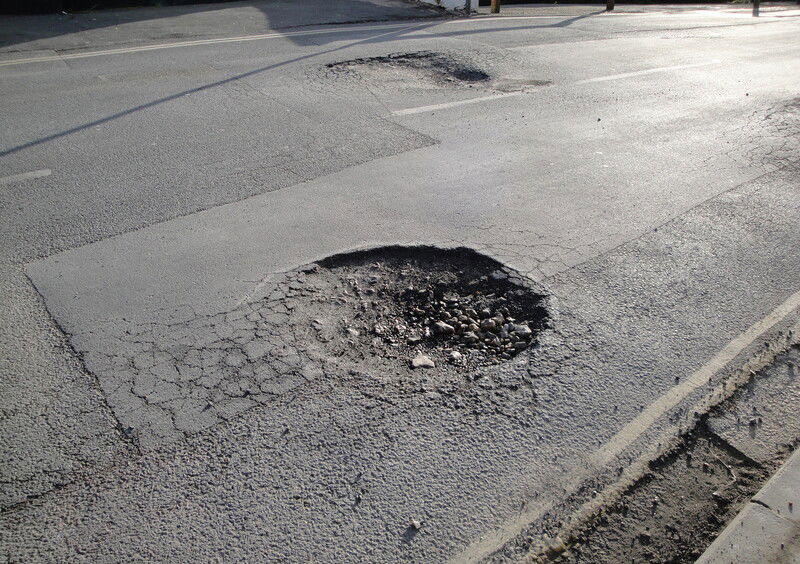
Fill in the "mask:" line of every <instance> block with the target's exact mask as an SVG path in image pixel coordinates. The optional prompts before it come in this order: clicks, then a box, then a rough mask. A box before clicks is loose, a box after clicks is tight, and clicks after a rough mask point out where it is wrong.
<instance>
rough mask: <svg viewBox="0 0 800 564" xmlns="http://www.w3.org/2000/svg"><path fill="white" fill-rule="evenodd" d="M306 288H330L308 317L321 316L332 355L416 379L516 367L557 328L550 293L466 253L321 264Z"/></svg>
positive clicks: (343, 258)
mask: <svg viewBox="0 0 800 564" xmlns="http://www.w3.org/2000/svg"><path fill="white" fill-rule="evenodd" d="M308 282H310V283H311V284H313V285H315V286H318V285H323V286H324V288H325V290H324V292H319V293H317V294H316V295H315V296H314V297H313V298H312V299H310V300H308V301H306V303H305V304H304V309H305V310H306V311H307V313H308V314H310V315H315V316H318V317H316V318H315V319H314V320H312V322H311V323H312V326H314V327H316V329H317V333H318V337H319V338H320V339H321V340H322V341H323V342H325V344H326V348H327V349H328V350H329V351H331V352H332V353H334V354H335V355H336V356H337V357H357V358H363V357H364V356H367V357H371V358H375V359H382V360H384V361H386V360H389V361H393V362H394V363H395V364H397V365H401V366H409V367H411V368H414V369H436V368H437V367H439V368H441V367H442V366H445V365H450V366H453V367H455V368H458V369H472V368H475V367H478V366H486V365H492V364H497V363H500V362H504V361H507V360H510V359H512V358H513V357H514V356H516V355H517V354H519V353H521V352H522V351H525V350H526V349H528V348H529V347H531V346H534V345H536V343H537V335H538V334H539V333H540V332H541V331H542V329H543V328H545V327H546V326H547V323H548V319H549V313H548V308H547V305H546V299H545V296H544V294H543V292H541V291H540V290H539V289H538V288H533V287H532V285H531V283H530V281H528V280H526V279H525V278H524V277H522V276H520V275H519V274H518V273H516V272H514V271H512V270H510V269H508V268H506V267H504V266H502V265H501V264H500V263H498V262H496V261H494V260H492V259H490V258H488V257H486V256H483V255H480V254H478V253H476V252H474V251H471V250H468V249H456V250H441V249H433V248H400V247H394V248H388V249H387V248H384V249H378V250H372V251H364V252H358V253H351V254H347V255H340V256H335V257H332V258H329V259H326V260H324V261H321V262H320V263H319V268H315V269H314V270H313V271H312V273H310V274H309V280H308ZM323 320H328V321H327V323H326V321H323Z"/></svg>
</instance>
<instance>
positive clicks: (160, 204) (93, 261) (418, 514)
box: [0, 0, 800, 561]
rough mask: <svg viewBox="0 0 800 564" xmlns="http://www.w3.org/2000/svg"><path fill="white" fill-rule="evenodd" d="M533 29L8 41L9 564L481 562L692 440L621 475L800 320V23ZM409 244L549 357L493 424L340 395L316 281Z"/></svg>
mask: <svg viewBox="0 0 800 564" xmlns="http://www.w3.org/2000/svg"><path fill="white" fill-rule="evenodd" d="M526 10H533V11H521V12H520V11H514V16H513V17H508V18H499V19H498V18H485V17H477V18H472V19H470V20H460V19H454V18H451V17H445V16H443V15H442V14H440V13H439V12H437V11H435V10H429V9H425V8H420V7H418V6H416V5H414V4H410V3H404V2H394V1H391V0H380V1H379V0H373V1H369V2H367V1H366V0H365V1H357V0H352V1H346V2H345V1H343V2H338V3H329V2H309V3H308V5H307V6H306V7H305V8H304V9H303V10H299V9H298V10H296V11H287V6H286V3H283V2H279V1H264V2H246V3H232V4H220V5H213V4H211V5H202V6H195V7H181V8H169V9H164V10H163V11H159V10H158V9H146V10H145V9H142V10H139V9H134V10H125V11H120V12H113V11H111V12H98V13H96V14H92V13H87V14H77V15H72V16H69V15H68V16H36V17H27V16H26V17H19V18H17V17H13V18H5V22H3V23H2V24H0V45H2V47H0V77H2V80H0V101H2V107H3V112H0V124H2V127H0V218H2V221H1V222H0V230H1V233H2V241H3V245H2V249H0V277H1V278H2V282H3V283H2V287H3V289H4V292H3V301H2V304H3V305H2V317H1V318H0V352H2V354H0V387H1V388H0V460H2V463H0V464H1V465H0V504H2V507H3V509H2V513H0V554H2V556H3V558H5V559H6V560H8V561H22V560H48V561H50V560H84V561H86V560H91V561H98V560H99V561H119V560H128V559H148V560H186V559H190V558H191V559H197V560H203V561H205V560H213V559H225V560H233V559H240V560H255V559H258V560H265V559H267V560H290V561H308V560H324V561H327V560H333V559H338V560H342V561H396V560H398V559H403V560H411V561H432V560H433V561H439V560H446V559H455V560H477V559H481V558H483V557H486V556H489V555H490V554H492V553H493V552H495V551H497V550H500V549H501V548H502V546H503V544H504V542H505V541H508V540H513V538H514V537H515V536H516V535H517V534H519V533H520V532H523V531H524V532H525V533H526V534H528V535H533V536H535V535H536V534H537V531H541V532H542V533H543V534H544V532H545V531H550V530H551V529H552V525H553V523H557V522H559V520H561V519H562V518H563V517H564V516H565V515H567V514H568V513H569V512H570V511H571V510H572V509H574V507H573V506H572V505H570V504H575V503H580V502H581V501H582V500H581V499H579V498H580V496H581V495H584V494H582V493H581V492H585V491H591V489H592V487H589V488H588V490H587V489H586V488H585V487H582V488H578V490H577V493H576V490H575V488H574V487H573V485H574V484H575V483H578V484H583V485H584V486H585V485H586V484H592V485H593V487H598V486H597V484H602V483H607V482H608V481H609V480H612V479H613V476H614V475H615V473H616V472H617V471H618V469H619V468H620V467H625V466H626V465H627V464H629V463H630V462H631V461H633V460H635V459H636V458H637V457H638V456H640V455H641V454H642V453H643V452H644V451H645V450H646V449H648V448H650V447H651V446H652V444H654V443H657V442H658V441H660V440H662V439H663V437H669V436H670V435H671V434H672V435H674V433H675V428H676V421H677V420H678V419H679V418H680V417H683V416H684V415H686V414H691V411H692V409H693V406H694V405H695V404H696V403H697V402H699V401H700V400H702V398H703V397H705V395H706V394H707V393H708V391H709V390H707V389H704V388H700V389H697V390H694V391H693V392H692V393H690V394H688V395H687V396H686V397H685V398H684V399H683V400H682V401H681V402H679V404H678V405H676V406H675V407H674V408H671V409H670V410H668V411H667V412H665V413H664V414H663V415H662V416H661V417H659V418H658V419H657V421H655V423H653V425H652V426H651V427H649V428H647V429H642V430H641V434H640V435H639V436H638V438H637V439H636V440H635V441H632V442H631V444H630V445H629V446H628V447H627V448H626V449H625V450H624V451H623V452H621V453H620V454H619V455H618V456H615V457H614V460H613V462H612V463H609V464H606V465H598V464H596V463H595V462H594V460H596V458H593V456H592V454H593V453H594V452H595V451H596V449H598V448H599V447H601V446H602V445H604V444H607V442H608V441H609V440H610V439H611V438H612V437H614V436H615V434H616V433H617V432H618V431H619V430H620V429H622V428H624V427H625V426H626V425H627V424H629V423H630V422H631V421H633V420H635V418H636V417H637V415H639V414H640V413H641V412H642V410H644V409H645V408H646V407H647V406H649V405H651V404H653V403H654V402H656V401H657V400H658V399H659V398H660V397H662V396H663V395H664V394H665V393H667V392H668V391H669V390H671V389H672V388H673V386H675V385H676V382H680V381H681V379H682V378H685V377H686V376H688V375H689V374H691V373H692V372H693V371H695V370H696V369H697V368H698V367H699V366H702V365H703V364H704V363H705V362H707V361H708V359H709V358H711V357H713V356H714V355H715V354H716V353H717V352H718V351H719V350H721V349H723V347H725V346H726V345H727V344H728V343H730V342H731V341H732V340H734V339H735V338H736V337H737V336H738V335H740V334H741V333H742V332H743V331H745V330H747V329H748V328H749V327H751V326H752V325H753V324H754V323H756V322H758V321H759V320H760V319H762V318H764V316H765V315H767V314H768V313H769V312H770V311H772V310H773V309H774V308H775V307H776V306H777V305H778V304H780V303H782V302H784V300H786V299H787V297H788V296H791V295H793V294H794V293H795V292H797V291H798V290H800V256H798V253H797V249H798V248H800V232H798V230H797V223H798V218H800V198H798V187H800V79H798V77H800V58H798V56H797V55H798V52H800V40H798V37H800V34H798V19H797V16H796V15H793V12H791V11H788V10H784V9H783V8H780V7H777V8H769V7H766V9H765V11H764V12H763V13H764V14H765V17H763V18H761V19H759V20H753V19H752V18H749V17H747V13H746V11H745V13H743V12H742V9H740V8H736V7H732V8H731V7H714V8H708V7H706V8H703V9H696V8H695V7H691V6H684V7H680V8H675V7H662V6H659V7H631V8H630V9H627V10H626V9H622V10H620V11H619V12H616V13H614V14H602V13H599V11H598V10H591V9H590V8H587V7H585V6H584V7H555V8H554V7H549V8H544V7H542V8H527V9H526ZM782 10H783V11H782ZM531 15H533V16H534V17H529V16H531ZM365 21H368V22H371V23H353V22H365ZM8 22H10V24H9V23H8ZM246 35H247V36H250V37H249V38H248V39H247V40H244V39H241V38H242V37H243V36H246ZM256 35H258V36H259V37H254V36H256ZM230 37H239V39H237V40H228V39H226V38H230ZM186 42H193V43H192V44H182V45H172V46H165V45H163V44H165V43H186ZM159 44H161V45H160V46H159ZM145 46H149V47H148V48H147V49H146V50H145V49H142V47H145ZM114 49H115V50H117V51H116V52H114V53H106V54H102V55H98V54H96V52H97V51H104V50H114ZM427 53H433V54H435V57H434V60H435V62H436V64H435V65H432V67H425V66H424V65H423V66H421V65H420V63H419V61H420V60H424V59H425V57H426V56H427V55H420V54H427ZM398 54H400V55H403V56H400V57H398ZM398 59H399V60H401V61H402V60H407V61H414V64H413V65H403V64H390V65H389V64H387V65H383V64H382V63H381V62H380V61H386V60H395V61H396V60H398ZM364 61H369V63H368V64H366V63H364ZM367 67H368V68H367ZM437 68H445V69H447V72H446V73H445V75H446V76H444V77H442V76H441V75H439V74H437V70H436V69H437ZM460 68H464V69H469V71H470V73H469V74H463V73H462V74H459V72H458V69H460ZM331 69H346V72H333V73H332V72H331ZM453 69H455V70H453ZM480 73H485V75H486V77H487V78H484V77H483V75H482V74H480ZM464 76H467V77H474V76H478V77H480V80H471V79H470V80H464V79H462V78H459V77H464ZM34 172H35V174H33V173H34ZM25 173H32V174H29V175H25ZM20 175H21V176H20ZM398 244H399V245H408V246H413V245H429V246H435V247H439V248H442V249H451V248H456V247H468V248H471V249H475V250H476V251H478V252H480V253H482V254H484V255H487V256H488V257H490V258H491V259H494V260H496V261H499V262H501V263H503V264H505V265H506V266H507V267H508V268H510V269H513V270H514V271H515V272H518V273H520V275H521V276H524V277H526V278H527V279H528V280H529V282H530V283H531V284H532V285H535V286H536V287H537V288H539V287H543V288H544V289H546V290H547V291H548V292H549V293H550V295H551V298H552V300H553V304H554V305H553V317H552V324H551V328H550V330H548V331H547V332H546V334H545V335H543V337H542V339H541V341H540V342H539V343H538V345H537V346H536V347H532V349H531V350H530V351H525V353H524V354H520V355H518V356H516V357H514V358H513V359H511V360H509V361H508V362H507V363H503V364H502V365H500V366H498V368H497V369H496V370H494V371H490V372H489V373H487V380H486V381H487V382H489V385H487V386H485V387H484V388H483V390H482V392H481V393H476V394H471V395H470V394H467V395H464V394H462V393H461V392H459V391H457V392H456V393H455V394H454V393H453V392H452V387H453V384H452V382H450V383H449V384H448V385H449V386H450V388H448V389H446V387H445V386H444V385H441V386H438V387H437V385H436V384H435V378H434V379H433V380H434V384H433V385H430V386H429V388H428V389H424V387H423V392H422V393H415V394H410V395H403V394H400V393H398V392H397V391H396V388H394V387H393V386H395V383H396V382H397V381H399V380H400V379H401V377H402V378H412V380H413V378H415V377H416V376H414V374H415V372H414V371H410V370H405V369H404V370H405V371H399V370H398V371H396V372H395V371H393V369H391V367H387V366H384V365H380V366H378V365H374V366H372V367H370V366H369V365H366V366H360V367H359V368H358V370H356V371H355V373H351V371H350V370H349V368H348V366H346V365H342V366H338V367H337V368H335V369H332V368H331V366H332V365H331V364H330V359H329V358H327V356H326V355H329V353H330V351H326V350H323V349H315V348H314V347H312V346H309V341H310V340H311V339H310V338H309V336H308V335H307V334H305V333H303V331H302V330H301V326H302V325H303V324H304V323H305V322H307V321H308V319H305V318H304V317H303V316H302V315H299V314H297V313H296V312H295V308H297V307H300V305H302V303H304V302H303V300H304V299H305V298H304V296H305V294H306V293H308V292H309V291H313V289H312V288H310V285H311V284H312V283H313V276H310V275H309V274H308V273H304V272H303V270H302V268H301V267H302V266H303V265H308V264H311V263H314V262H315V261H321V260H323V259H325V258H326V257H329V256H331V255H333V254H336V253H343V252H349V251H352V250H354V249H363V248H374V247H380V246H382V245H398ZM298 269H300V270H298ZM323 286H324V285H323ZM298 304H300V305H298ZM796 318H797V313H796V312H794V313H793V314H792V315H790V316H789V317H787V318H786V319H784V320H782V321H781V323H779V324H778V325H776V326H775V327H773V328H771V329H770V330H769V332H768V333H767V334H765V335H764V338H765V339H768V338H772V337H775V336H776V335H779V334H780V333H781V332H783V331H785V330H786V328H787V327H789V326H790V325H791V323H792V322H794V321H796ZM760 345H761V342H755V343H753V344H752V346H750V347H748V348H747V350H745V351H744V352H743V353H742V355H740V358H739V357H737V359H735V360H734V361H733V362H731V363H730V365H729V366H725V367H723V368H722V369H721V370H720V372H719V374H718V378H724V377H725V375H726V374H730V373H731V372H732V371H733V370H735V368H736V366H737V362H739V363H740V361H741V360H742V358H745V357H747V356H748V355H749V354H751V353H752V351H753V350H755V349H756V348H757V347H759V346H760ZM257 371H259V374H260V376H257ZM370 371H372V374H370ZM245 372H246V373H245ZM401 372H402V373H401ZM186 382H191V385H188V384H186ZM458 386H462V387H464V389H467V388H466V384H465V383H462V384H457V385H456V388H458ZM508 390H513V392H508ZM527 391H530V393H527ZM453 397H456V398H457V400H458V398H461V400H463V401H461V400H458V401H453V400H452V398H453ZM464 398H466V399H464ZM209 405H211V406H212V407H211V408H209V407H208V406H209ZM489 406H499V407H498V408H497V409H489V408H488V407H489ZM509 413H514V414H520V413H524V416H517V415H515V416H513V417H509V416H508V414H509ZM585 495H588V493H585ZM576 496H577V497H576ZM412 522H414V523H415V525H419V527H417V526H410V524H411V523H412ZM497 554H498V555H500V556H502V555H503V554H505V555H506V556H507V557H508V558H511V554H512V552H507V553H502V552H500V553H497ZM500 556H498V557H500Z"/></svg>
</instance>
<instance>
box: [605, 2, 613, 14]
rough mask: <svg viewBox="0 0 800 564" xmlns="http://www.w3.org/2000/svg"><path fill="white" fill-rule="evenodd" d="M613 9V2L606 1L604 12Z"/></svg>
mask: <svg viewBox="0 0 800 564" xmlns="http://www.w3.org/2000/svg"><path fill="white" fill-rule="evenodd" d="M613 9H614V0H606V12H610V11H611V10H613Z"/></svg>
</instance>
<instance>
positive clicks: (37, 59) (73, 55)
mask: <svg viewBox="0 0 800 564" xmlns="http://www.w3.org/2000/svg"><path fill="white" fill-rule="evenodd" d="M415 25H419V23H416V22H415ZM409 26H410V24H409V22H404V23H397V24H381V25H373V26H351V27H334V28H331V29H312V30H303V31H287V32H285V33H261V34H258V35H243V36H237V37H217V38H214V39H196V40H193V41H177V42H175V43H157V44H155V45H140V46H138V47H120V48H118V49H105V50H102V51H87V52H81V53H62V54H58V55H45V56H41V57H29V58H26V59H9V60H6V61H0V67H7V66H11V65H22V64H28V63H43V62H49V61H63V60H72V59H86V58H89V57H101V56H105V55H123V54H126V53H140V52H142V51H157V50H159V49H173V48H176V47H194V46H197V45H216V44H219V43H243V42H246V41H259V40H263V39H279V38H281V37H297V36H299V35H324V34H330V33H344V32H348V31H373V30H382V29H399V28H403V27H409Z"/></svg>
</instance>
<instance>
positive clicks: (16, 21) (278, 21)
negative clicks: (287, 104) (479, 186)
mask: <svg viewBox="0 0 800 564" xmlns="http://www.w3.org/2000/svg"><path fill="white" fill-rule="evenodd" d="M441 16H442V11H441V10H438V9H435V8H428V7H424V6H417V5H413V4H408V3H406V2H403V1H401V0H381V1H378V0H375V1H373V0H303V1H302V2H293V1H287V0H259V1H247V2H228V3H207V4H193V5H189V6H162V7H138V8H133V9H111V10H96V11H87V12H77V13H66V12H61V13H54V14H44V15H21V16H20V15H18V16H4V17H2V18H0V47H9V46H12V45H19V44H22V43H29V42H32V41H42V40H46V39H50V38H54V37H59V36H67V35H70V34H80V33H83V34H84V35H85V37H84V38H80V37H74V38H69V39H70V40H71V41H70V42H68V43H67V44H65V45H64V46H63V47H64V48H67V49H69V48H83V47H90V46H97V44H96V42H97V41H99V42H100V43H102V42H104V41H105V42H108V41H112V42H115V43H117V44H120V43H131V42H138V43H140V42H142V41H162V40H176V39H180V38H184V37H198V36H220V35H222V36H225V35H231V36H236V35H250V34H259V33H267V32H274V31H280V30H282V29H289V28H297V27H304V26H313V25H329V24H347V23H363V22H375V21H398V20H399V21H402V20H411V19H420V18H432V17H441ZM132 24H140V25H132ZM128 36H129V37H128ZM289 39H290V40H291V41H293V42H295V43H296V44H298V45H309V44H314V45H319V44H321V43H322V44H324V43H325V42H326V41H329V40H326V39H325V38H322V39H320V38H318V37H316V38H314V39H311V38H306V37H303V36H299V37H290V38H289ZM91 43H94V45H92V44H91ZM46 48H50V49H56V50H58V49H59V46H48V47H46Z"/></svg>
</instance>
